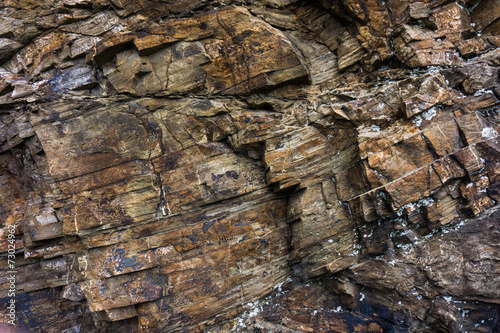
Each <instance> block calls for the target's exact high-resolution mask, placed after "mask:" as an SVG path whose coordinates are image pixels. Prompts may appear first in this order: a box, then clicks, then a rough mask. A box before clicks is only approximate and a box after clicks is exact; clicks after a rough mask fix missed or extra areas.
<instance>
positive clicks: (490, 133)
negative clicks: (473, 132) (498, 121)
mask: <svg viewBox="0 0 500 333" xmlns="http://www.w3.org/2000/svg"><path fill="white" fill-rule="evenodd" d="M481 135H482V136H483V138H485V139H492V138H494V137H496V136H498V133H497V131H495V130H494V129H493V128H491V127H485V128H483V131H482V132H481Z"/></svg>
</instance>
